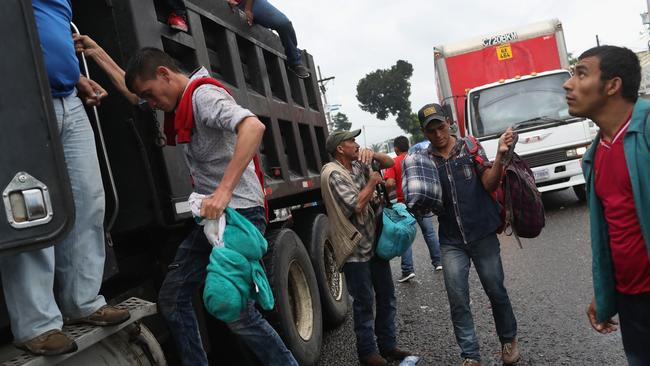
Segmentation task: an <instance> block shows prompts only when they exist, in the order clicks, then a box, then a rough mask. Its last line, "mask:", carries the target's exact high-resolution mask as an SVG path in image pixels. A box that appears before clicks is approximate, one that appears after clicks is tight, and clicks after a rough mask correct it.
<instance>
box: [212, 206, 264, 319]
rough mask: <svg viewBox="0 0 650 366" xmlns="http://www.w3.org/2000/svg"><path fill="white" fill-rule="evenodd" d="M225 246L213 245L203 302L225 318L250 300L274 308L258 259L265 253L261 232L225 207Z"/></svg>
mask: <svg viewBox="0 0 650 366" xmlns="http://www.w3.org/2000/svg"><path fill="white" fill-rule="evenodd" d="M225 215H226V229H225V231H224V234H223V241H224V243H225V246H224V247H220V248H217V247H215V248H213V249H212V253H211V254H210V262H209V264H208V268H207V276H206V279H205V289H204V290H203V303H204V304H205V307H206V309H207V310H208V312H209V313H210V314H212V315H213V316H214V317H216V318H217V319H219V320H222V321H224V322H227V323H229V322H232V321H234V320H236V319H237V318H239V315H240V314H241V312H242V311H244V310H245V309H246V306H247V304H248V302H249V301H250V300H255V301H257V303H258V304H260V306H261V307H262V309H264V310H271V309H273V304H274V299H273V292H272V291H271V286H270V285H269V281H268V279H267V278H266V273H264V269H263V268H262V265H261V264H260V260H261V259H262V256H264V253H266V249H267V245H268V244H267V242H266V239H264V236H262V234H261V233H260V232H259V230H257V228H256V227H255V226H253V224H251V223H250V221H248V220H247V219H246V218H244V217H243V216H242V215H240V214H239V213H237V211H235V210H233V209H231V208H227V209H226V211H225Z"/></svg>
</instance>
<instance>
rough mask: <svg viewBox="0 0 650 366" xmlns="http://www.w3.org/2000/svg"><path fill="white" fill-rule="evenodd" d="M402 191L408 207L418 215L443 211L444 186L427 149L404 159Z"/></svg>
mask: <svg viewBox="0 0 650 366" xmlns="http://www.w3.org/2000/svg"><path fill="white" fill-rule="evenodd" d="M402 191H403V192H404V200H405V204H406V207H408V208H409V210H410V211H411V212H413V213H414V214H415V215H417V216H423V215H426V214H427V213H430V212H434V213H440V212H441V211H442V207H443V205H442V187H441V186H440V178H439V177H438V170H437V169H436V165H435V163H434V162H433V160H432V159H431V158H429V156H427V152H426V150H420V151H417V152H414V153H411V154H408V155H407V156H406V157H404V160H402Z"/></svg>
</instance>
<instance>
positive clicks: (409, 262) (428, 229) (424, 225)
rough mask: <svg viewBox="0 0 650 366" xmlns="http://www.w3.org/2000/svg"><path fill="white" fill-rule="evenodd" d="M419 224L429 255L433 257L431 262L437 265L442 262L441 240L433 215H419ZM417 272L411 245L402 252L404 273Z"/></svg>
mask: <svg viewBox="0 0 650 366" xmlns="http://www.w3.org/2000/svg"><path fill="white" fill-rule="evenodd" d="M417 220H418V225H420V230H422V236H423V237H424V242H425V243H426V244H427V248H429V256H430V257H431V264H432V265H433V266H434V267H435V266H436V265H438V264H440V242H439V241H438V237H437V236H436V230H435V228H434V227H433V217H431V216H424V217H418V218H417ZM413 272H415V268H414V267H413V246H410V247H409V248H408V249H407V250H406V252H404V254H402V274H405V275H406V274H409V273H413Z"/></svg>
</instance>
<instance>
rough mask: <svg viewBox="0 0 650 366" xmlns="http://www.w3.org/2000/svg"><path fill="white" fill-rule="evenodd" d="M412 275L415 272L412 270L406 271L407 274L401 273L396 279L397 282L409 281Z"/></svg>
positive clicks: (413, 275)
mask: <svg viewBox="0 0 650 366" xmlns="http://www.w3.org/2000/svg"><path fill="white" fill-rule="evenodd" d="M414 277H415V273H413V272H411V273H408V274H404V275H402V278H400V279H399V280H397V282H400V283H402V282H408V281H410V280H411V279H412V278H414Z"/></svg>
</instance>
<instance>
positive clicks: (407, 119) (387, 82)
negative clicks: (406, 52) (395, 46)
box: [357, 60, 422, 136]
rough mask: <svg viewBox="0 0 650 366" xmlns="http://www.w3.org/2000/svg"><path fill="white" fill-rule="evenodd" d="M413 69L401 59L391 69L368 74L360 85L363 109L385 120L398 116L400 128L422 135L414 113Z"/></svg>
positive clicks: (358, 85)
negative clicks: (412, 105) (412, 108)
mask: <svg viewBox="0 0 650 366" xmlns="http://www.w3.org/2000/svg"><path fill="white" fill-rule="evenodd" d="M412 75H413V66H412V65H411V64H410V63H409V62H408V61H404V60H398V61H397V62H396V63H395V65H393V66H391V67H390V68H389V69H378V70H375V71H373V72H371V73H369V74H367V75H366V76H365V77H364V78H363V79H361V80H359V83H358V84H357V100H358V101H359V107H360V108H361V109H362V110H364V111H366V112H370V113H372V114H374V115H375V116H376V117H377V118H378V119H380V120H382V121H384V120H386V118H388V116H390V115H392V116H395V117H396V122H397V125H398V126H399V127H400V128H401V129H402V130H404V131H406V132H408V133H410V134H412V135H413V136H415V135H420V136H421V135H422V134H421V132H420V125H419V123H418V119H417V115H415V114H413V112H412V111H411V102H410V101H409V97H410V96H411V83H410V82H409V79H410V78H411V76H412Z"/></svg>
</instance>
